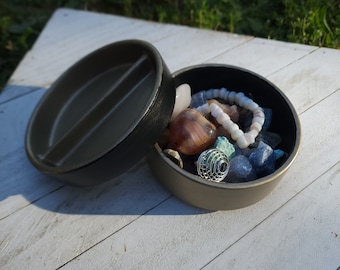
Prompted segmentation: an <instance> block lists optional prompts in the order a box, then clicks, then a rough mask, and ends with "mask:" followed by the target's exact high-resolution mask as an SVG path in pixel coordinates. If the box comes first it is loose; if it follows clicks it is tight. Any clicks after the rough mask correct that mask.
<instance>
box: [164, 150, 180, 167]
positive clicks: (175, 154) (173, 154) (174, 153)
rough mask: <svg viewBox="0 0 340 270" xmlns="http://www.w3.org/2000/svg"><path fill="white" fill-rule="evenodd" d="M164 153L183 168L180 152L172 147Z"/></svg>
mask: <svg viewBox="0 0 340 270" xmlns="http://www.w3.org/2000/svg"><path fill="white" fill-rule="evenodd" d="M163 153H164V155H165V156H166V157H168V158H169V159H170V160H171V161H173V162H174V163H175V164H176V165H177V166H178V167H180V168H182V169H183V161H182V158H181V156H180V154H179V153H178V152H177V151H175V150H172V149H164V150H163Z"/></svg>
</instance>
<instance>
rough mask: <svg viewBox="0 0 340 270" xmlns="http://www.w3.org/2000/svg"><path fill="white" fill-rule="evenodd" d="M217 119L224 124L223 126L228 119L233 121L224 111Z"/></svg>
mask: <svg viewBox="0 0 340 270" xmlns="http://www.w3.org/2000/svg"><path fill="white" fill-rule="evenodd" d="M216 120H217V122H218V123H219V124H220V125H222V126H223V123H225V122H226V121H231V120H230V117H229V115H228V114H226V113H223V114H222V113H221V114H220V115H219V116H217V117H216Z"/></svg>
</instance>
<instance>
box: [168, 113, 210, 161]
mask: <svg viewBox="0 0 340 270" xmlns="http://www.w3.org/2000/svg"><path fill="white" fill-rule="evenodd" d="M169 129H170V144H171V146H172V147H173V148H174V149H175V150H177V151H179V152H180V153H182V154H185V155H196V154H199V153H201V152H202V151H203V150H205V149H207V148H208V147H210V146H211V145H212V144H213V143H214V142H215V140H216V127H215V125H213V124H212V123H211V122H209V121H208V120H207V119H206V118H205V117H204V116H203V115H201V114H200V113H199V112H198V111H196V110H194V109H185V110H184V111H182V112H181V113H180V114H179V115H178V116H177V117H176V118H175V119H174V120H173V121H172V122H171V123H170V127H169Z"/></svg>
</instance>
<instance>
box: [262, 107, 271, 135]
mask: <svg viewBox="0 0 340 270" xmlns="http://www.w3.org/2000/svg"><path fill="white" fill-rule="evenodd" d="M263 113H264V123H263V126H262V130H268V129H269V127H270V125H271V123H272V118H273V110H272V109H270V108H263Z"/></svg>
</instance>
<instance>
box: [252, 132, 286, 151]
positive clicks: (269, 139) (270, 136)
mask: <svg viewBox="0 0 340 270" xmlns="http://www.w3.org/2000/svg"><path fill="white" fill-rule="evenodd" d="M256 140H257V141H263V142H264V143H265V144H268V145H269V146H270V147H271V148H273V149H274V148H275V147H276V146H278V145H279V144H280V143H281V140H282V139H281V136H280V135H279V134H277V133H274V132H269V131H265V130H262V131H261V132H260V134H259V135H258V136H257V138H256Z"/></svg>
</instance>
